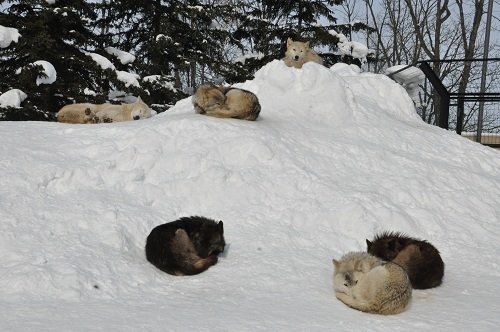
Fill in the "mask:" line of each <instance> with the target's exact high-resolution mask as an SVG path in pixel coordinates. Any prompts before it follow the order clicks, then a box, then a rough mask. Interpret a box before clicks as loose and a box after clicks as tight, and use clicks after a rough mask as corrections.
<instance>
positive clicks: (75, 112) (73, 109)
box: [57, 103, 99, 124]
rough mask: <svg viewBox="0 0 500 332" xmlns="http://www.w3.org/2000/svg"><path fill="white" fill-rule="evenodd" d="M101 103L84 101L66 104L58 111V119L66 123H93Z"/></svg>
mask: <svg viewBox="0 0 500 332" xmlns="http://www.w3.org/2000/svg"><path fill="white" fill-rule="evenodd" d="M98 107H99V105H95V104H89V103H83V104H70V105H66V106H64V107H63V108H61V109H60V110H59V112H57V121H58V122H64V123H76V124H78V123H79V124H85V123H92V122H93V121H94V116H95V114H96V112H97V109H98Z"/></svg>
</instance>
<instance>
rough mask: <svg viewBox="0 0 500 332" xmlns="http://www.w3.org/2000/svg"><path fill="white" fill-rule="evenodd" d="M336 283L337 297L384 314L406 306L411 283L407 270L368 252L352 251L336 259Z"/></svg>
mask: <svg viewBox="0 0 500 332" xmlns="http://www.w3.org/2000/svg"><path fill="white" fill-rule="evenodd" d="M333 265H334V267H335V271H334V278H333V285H334V288H335V295H336V297H337V298H338V299H339V300H340V301H342V302H344V303H345V304H346V305H348V306H349V307H351V308H354V309H357V310H360V311H364V312H369V313H374V314H381V315H392V314H398V313H400V312H403V311H404V310H406V308H407V306H408V304H409V303H410V300H411V296H412V287H411V284H410V280H409V278H408V275H407V274H406V272H405V270H404V269H403V268H402V267H400V266H399V265H397V264H394V263H390V262H384V261H382V260H380V259H379V258H377V257H375V256H372V255H370V254H368V253H366V252H350V253H347V254H345V255H344V256H342V258H341V259H340V260H339V261H337V260H335V259H334V260H333Z"/></svg>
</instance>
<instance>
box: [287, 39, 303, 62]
mask: <svg viewBox="0 0 500 332" xmlns="http://www.w3.org/2000/svg"><path fill="white" fill-rule="evenodd" d="M308 50H309V42H305V43H303V42H299V41H293V40H292V39H291V38H288V39H287V41H286V57H287V58H289V59H290V60H293V61H298V62H299V61H303V60H304V59H305V58H306V56H307V51H308Z"/></svg>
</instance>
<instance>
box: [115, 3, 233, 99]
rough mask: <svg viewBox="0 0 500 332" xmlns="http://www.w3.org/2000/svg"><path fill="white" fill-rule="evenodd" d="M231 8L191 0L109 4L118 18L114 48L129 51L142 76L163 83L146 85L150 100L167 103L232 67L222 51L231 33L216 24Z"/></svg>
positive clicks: (223, 74)
mask: <svg viewBox="0 0 500 332" xmlns="http://www.w3.org/2000/svg"><path fill="white" fill-rule="evenodd" d="M231 10H232V8H231V7H230V6H227V5H225V4H224V2H221V1H197V0H182V1H181V0H177V1H176V0H171V1H162V0H153V1H138V0H125V1H122V3H121V6H120V7H116V6H115V8H113V11H114V16H116V18H117V21H120V22H122V24H121V26H120V27H118V30H119V32H118V33H117V35H116V36H115V37H116V39H117V40H118V41H119V42H118V45H119V47H120V48H122V49H125V50H132V49H133V50H134V51H135V54H136V55H137V58H138V63H139V64H140V65H139V67H138V73H139V74H140V75H141V76H142V77H150V76H151V75H155V76H156V75H157V77H159V78H160V79H161V80H162V82H163V84H162V85H158V86H156V87H154V86H149V85H148V91H149V92H150V96H149V98H150V100H151V101H152V102H154V103H171V102H172V101H176V100H178V99H180V98H181V97H184V96H186V93H190V92H192V90H193V88H194V87H196V86H197V85H198V84H200V83H203V82H204V81H205V80H207V79H208V80H213V79H215V78H216V77H218V76H225V75H226V74H227V73H228V72H231V71H232V68H231V64H230V63H228V62H227V61H226V57H225V54H224V47H225V46H226V45H227V43H231V34H230V32H229V31H227V30H225V29H223V28H220V27H218V25H217V20H218V21H219V22H220V21H221V20H224V17H225V16H228V15H230V14H231ZM169 84H170V86H171V88H170V89H168V88H166V87H167V86H168V85H169ZM146 100H147V99H146Z"/></svg>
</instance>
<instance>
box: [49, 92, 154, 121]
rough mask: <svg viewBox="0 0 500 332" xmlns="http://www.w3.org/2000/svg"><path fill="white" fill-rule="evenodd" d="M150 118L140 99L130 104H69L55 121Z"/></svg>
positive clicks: (144, 104) (149, 113) (148, 111)
mask: <svg viewBox="0 0 500 332" xmlns="http://www.w3.org/2000/svg"><path fill="white" fill-rule="evenodd" d="M149 117H151V108H149V106H148V105H147V104H146V103H144V102H143V101H142V99H141V97H139V98H137V101H135V102H134V103H131V104H121V105H115V104H109V103H105V104H90V103H81V104H70V105H66V106H64V107H62V108H61V109H60V110H59V112H58V113H57V121H58V122H64V123H79V124H86V123H103V122H121V121H131V120H141V119H146V118H149Z"/></svg>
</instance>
